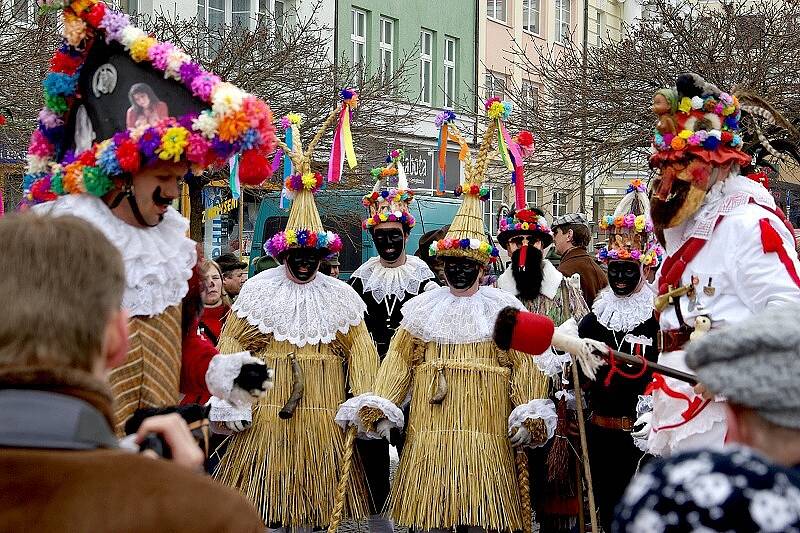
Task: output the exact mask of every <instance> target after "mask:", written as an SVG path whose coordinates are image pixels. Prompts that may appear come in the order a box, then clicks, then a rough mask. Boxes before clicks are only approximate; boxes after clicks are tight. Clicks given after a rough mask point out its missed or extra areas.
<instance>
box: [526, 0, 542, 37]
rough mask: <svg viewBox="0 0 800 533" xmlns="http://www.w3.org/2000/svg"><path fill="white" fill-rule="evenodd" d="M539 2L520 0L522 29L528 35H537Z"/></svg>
mask: <svg viewBox="0 0 800 533" xmlns="http://www.w3.org/2000/svg"><path fill="white" fill-rule="evenodd" d="M539 1H540V0H522V29H523V30H525V31H527V32H529V33H537V34H538V33H539V13H540V12H541V10H540V9H539V7H540V6H539Z"/></svg>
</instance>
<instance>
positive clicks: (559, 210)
mask: <svg viewBox="0 0 800 533" xmlns="http://www.w3.org/2000/svg"><path fill="white" fill-rule="evenodd" d="M566 214H567V193H566V191H553V216H554V217H560V216H561V215H566Z"/></svg>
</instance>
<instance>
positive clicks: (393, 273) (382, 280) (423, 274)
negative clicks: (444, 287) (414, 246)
mask: <svg viewBox="0 0 800 533" xmlns="http://www.w3.org/2000/svg"><path fill="white" fill-rule="evenodd" d="M352 277H354V278H358V279H360V280H361V283H362V285H363V287H364V292H365V293H367V292H370V293H372V297H373V298H374V299H375V301H376V302H382V301H383V300H384V299H385V298H386V297H387V296H394V297H395V298H398V299H401V300H402V299H403V298H405V297H406V294H413V295H417V294H419V289H420V286H421V285H422V282H423V281H425V280H427V279H432V278H433V277H434V274H433V272H432V271H431V269H430V268H429V267H428V265H427V264H426V263H425V261H423V260H422V259H420V258H419V257H416V256H413V255H409V256H407V257H406V262H405V264H404V265H401V266H398V267H392V268H388V267H385V266H383V265H382V264H381V260H380V257H371V258H370V259H368V260H367V262H366V263H364V264H363V265H361V266H360V267H358V268H357V269H356V271H355V272H353V275H352Z"/></svg>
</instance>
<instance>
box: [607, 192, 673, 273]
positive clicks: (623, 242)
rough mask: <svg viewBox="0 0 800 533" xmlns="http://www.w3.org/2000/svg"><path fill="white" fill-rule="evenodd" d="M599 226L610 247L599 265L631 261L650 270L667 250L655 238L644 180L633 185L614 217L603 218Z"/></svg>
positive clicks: (615, 211)
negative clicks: (648, 267) (604, 233)
mask: <svg viewBox="0 0 800 533" xmlns="http://www.w3.org/2000/svg"><path fill="white" fill-rule="evenodd" d="M599 226H600V231H605V232H607V234H608V245H607V246H605V247H604V248H602V249H601V250H599V251H598V252H597V260H598V261H600V262H603V263H608V262H609V261H614V260H620V259H621V260H631V261H639V262H640V263H642V264H643V265H645V266H650V267H657V266H658V265H659V263H660V262H661V257H662V256H663V255H664V250H663V249H662V248H661V245H659V244H658V242H657V241H656V239H655V235H654V234H653V222H652V221H651V220H650V202H649V200H648V199H647V187H646V186H645V185H644V183H642V181H641V180H638V179H637V180H633V181H632V182H631V184H630V185H629V186H628V190H627V192H626V194H625V196H624V197H623V198H622V200H620V202H619V205H617V208H616V209H615V210H614V214H613V215H606V216H604V217H600V223H599Z"/></svg>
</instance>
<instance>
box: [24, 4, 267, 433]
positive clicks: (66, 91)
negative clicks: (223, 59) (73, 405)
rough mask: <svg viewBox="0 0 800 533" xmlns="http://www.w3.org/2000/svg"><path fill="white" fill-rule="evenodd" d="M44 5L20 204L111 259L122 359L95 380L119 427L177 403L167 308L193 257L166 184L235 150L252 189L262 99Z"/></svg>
mask: <svg viewBox="0 0 800 533" xmlns="http://www.w3.org/2000/svg"><path fill="white" fill-rule="evenodd" d="M58 9H63V28H64V36H65V37H64V40H63V42H62V44H61V47H60V48H59V50H58V51H57V52H56V53H55V55H54V57H53V59H52V61H51V70H50V72H48V74H47V76H46V78H45V80H44V89H45V107H44V109H42V111H41V112H40V114H39V121H38V127H37V129H36V131H34V133H33V135H32V137H31V143H30V148H29V152H28V168H27V174H26V176H25V180H24V199H23V201H24V202H25V204H27V205H33V204H41V205H40V207H37V208H36V209H37V210H38V211H39V212H49V213H52V214H54V215H57V214H64V213H68V214H72V215H75V216H78V217H80V218H82V219H84V220H86V221H87V222H88V223H90V224H93V225H95V226H96V227H98V228H99V229H100V230H101V231H102V232H103V233H104V234H105V235H106V236H107V237H108V238H109V240H111V241H112V242H113V243H114V244H115V246H117V248H118V249H119V250H120V252H121V253H122V255H123V259H124V262H125V276H126V289H125V295H124V297H123V307H124V308H125V309H126V310H127V312H128V314H129V316H130V352H129V354H128V358H127V359H126V361H125V362H124V363H123V364H122V365H121V366H120V367H118V368H116V369H115V370H114V371H113V372H112V373H111V376H110V378H109V380H110V382H111V386H112V390H113V393H114V398H115V416H116V422H117V429H118V430H121V428H122V427H123V425H124V422H125V420H126V419H127V418H128V417H129V416H130V415H131V414H132V413H133V412H134V411H135V410H136V409H138V408H140V407H160V406H165V405H173V404H175V403H177V401H178V383H179V376H180V368H181V351H180V350H181V311H180V304H181V299H182V298H183V296H184V295H185V294H186V292H187V290H188V284H187V281H188V280H189V278H190V276H191V273H192V267H193V266H194V264H195V261H196V254H195V245H194V243H193V242H192V241H191V240H190V239H189V238H187V237H186V232H187V230H188V222H187V221H186V220H185V219H183V218H182V217H181V216H180V215H179V214H178V212H177V211H175V210H174V209H173V208H172V207H171V206H170V204H171V203H172V202H173V201H174V200H175V199H176V198H178V196H179V193H180V186H179V184H180V182H181V181H182V180H184V179H188V180H192V179H196V178H195V177H194V176H196V175H198V174H199V173H201V172H202V170H203V169H205V168H206V167H208V166H210V165H221V164H224V163H225V162H227V160H228V158H230V157H231V156H233V155H234V154H235V153H237V152H241V164H240V167H239V168H240V170H239V174H240V177H241V180H242V181H243V182H248V183H260V182H261V181H263V180H264V179H265V178H266V177H267V176H268V175H269V172H270V167H269V165H268V162H267V160H266V157H265V156H264V154H265V153H267V152H269V151H270V150H271V149H272V147H274V145H275V134H274V127H273V125H272V115H271V112H270V110H269V107H268V106H267V105H266V104H265V103H264V102H262V101H261V100H259V99H257V98H256V97H254V96H252V95H249V94H247V93H246V92H244V91H242V90H241V89H239V88H238V87H235V86H234V85H231V84H229V83H225V82H223V81H222V80H220V78H218V77H217V76H215V75H213V74H211V73H210V72H206V71H204V70H203V69H202V68H201V67H200V66H199V65H198V64H197V63H195V62H193V61H192V60H191V58H190V57H189V56H188V55H186V54H185V53H184V52H182V51H181V50H180V49H179V48H177V47H175V46H174V45H172V44H171V43H168V42H158V41H156V40H155V39H154V38H152V37H150V36H148V35H147V34H146V33H145V32H144V31H142V30H141V29H139V28H137V27H135V26H133V25H132V24H131V23H130V21H129V18H128V15H126V14H124V13H120V12H117V11H114V10H113V9H112V8H111V7H109V6H107V5H106V4H104V3H103V2H98V1H97V0H88V1H82V2H77V1H76V2H73V3H69V2H67V3H66V4H64V5H63V6H62V7H59V8H58ZM141 84H144V85H147V87H148V88H149V93H148V94H152V95H155V96H156V97H157V98H155V99H157V100H158V106H157V109H158V112H157V113H152V114H150V115H148V117H147V120H146V121H145V122H143V123H141V124H139V123H138V122H137V123H136V125H135V126H133V127H131V128H128V127H127V122H128V115H129V113H128V107H129V104H130V101H129V100H128V93H129V91H130V90H132V87H133V86H134V85H136V86H139V87H140V86H141ZM137 90H138V89H137ZM151 103H152V104H155V103H156V102H155V100H154V101H152V102H151ZM166 110H168V116H162V115H163V114H164V112H166Z"/></svg>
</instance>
